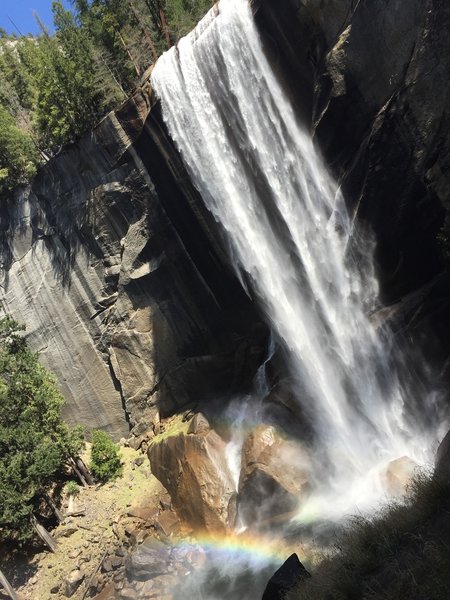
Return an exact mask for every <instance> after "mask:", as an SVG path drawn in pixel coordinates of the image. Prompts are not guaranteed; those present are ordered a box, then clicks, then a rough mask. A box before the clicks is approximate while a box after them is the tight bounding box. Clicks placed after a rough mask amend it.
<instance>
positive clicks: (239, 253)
mask: <svg viewBox="0 0 450 600" xmlns="http://www.w3.org/2000/svg"><path fill="white" fill-rule="evenodd" d="M151 81H152V85H153V88H154V90H155V91H156V93H157V95H158V97H159V98H160V100H161V104H162V111H163V117H164V119H165V121H166V123H167V126H168V129H169V132H170V135H171V137H172V138H173V140H174V141H175V144H176V145H177V147H178V149H179V150H180V153H181V155H182V157H183V160H184V162H185V164H186V167H187V169H188V171H189V174H190V176H191V178H192V181H193V183H194V185H195V186H196V187H197V189H198V190H199V192H200V194H201V196H202V198H203V200H204V202H205V204H206V206H207V208H208V209H209V210H210V211H211V213H212V214H213V215H214V217H215V219H216V220H217V221H218V222H219V223H220V225H221V227H222V228H223V229H224V231H225V233H226V235H227V237H228V240H229V244H230V246H231V252H232V258H233V260H234V262H235V264H236V269H237V270H238V272H240V273H241V274H245V276H243V277H242V279H243V280H244V281H246V282H250V285H251V286H252V289H253V290H254V292H255V293H256V295H257V296H258V299H259V301H260V303H261V305H262V306H263V308H264V310H265V312H266V314H267V316H268V318H269V320H270V322H271V324H272V328H273V331H274V335H275V338H276V339H277V340H278V341H280V342H281V343H283V344H284V345H285V347H286V348H287V350H288V352H289V355H290V360H291V368H292V372H293V373H294V374H295V376H296V379H297V381H298V386H299V390H300V391H299V397H300V398H301V402H302V408H303V410H304V411H305V412H306V413H307V414H308V415H309V418H310V419H311V420H312V422H313V423H314V427H315V429H316V432H317V435H318V439H319V443H318V444H317V447H318V448H320V449H321V450H320V451H317V454H316V469H315V471H316V473H315V475H316V479H317V480H318V482H317V492H316V494H315V495H314V496H313V498H312V500H311V504H310V507H309V509H308V508H304V513H305V518H306V516H307V515H306V513H307V512H308V510H312V508H311V507H313V510H314V511H317V512H318V513H319V514H320V513H322V514H323V513H325V512H326V513H327V514H328V516H329V515H330V514H331V515H333V514H334V515H336V516H337V515H339V514H342V513H343V512H344V511H347V510H349V509H351V507H352V506H355V505H357V506H359V507H365V506H367V505H368V504H370V503H371V502H372V501H373V500H374V498H375V496H376V495H377V494H378V498H379V489H378V484H377V479H376V477H374V473H375V472H376V471H377V469H378V467H379V465H381V464H387V462H388V461H389V460H391V459H395V458H398V457H401V456H403V455H409V456H410V457H411V458H413V459H415V460H419V461H420V460H423V459H424V453H423V451H424V448H425V446H426V444H425V441H424V440H421V438H420V436H419V435H418V434H417V432H413V431H412V430H411V426H410V425H407V424H406V421H405V419H404V417H403V406H404V397H403V396H404V393H402V389H401V385H400V383H399V379H398V376H397V375H396V373H395V372H393V370H392V368H391V367H390V365H389V364H388V361H387V359H386V358H385V355H386V354H387V352H386V351H385V349H384V348H383V344H382V341H381V340H380V338H379V336H378V333H377V331H376V329H375V327H374V326H373V325H372V324H371V322H370V320H369V317H368V314H369V313H370V311H371V310H373V308H374V307H375V303H376V298H377V283H376V280H375V277H374V274H373V272H372V270H371V267H370V265H371V262H372V251H373V243H372V242H371V240H370V239H366V240H364V239H360V240H358V239H357V234H356V232H355V229H354V226H353V223H352V221H351V219H350V217H349V215H348V214H347V210H346V207H345V203H344V200H343V198H342V195H341V193H340V191H339V190H338V189H337V186H336V184H335V182H334V181H333V180H332V179H331V178H330V176H329V175H328V174H327V172H326V170H325V168H324V165H323V163H322V161H321V158H320V156H319V155H318V153H317V151H316V150H315V148H314V145H313V142H312V140H311V138H310V136H309V135H308V133H307V132H306V131H305V130H304V129H303V128H302V127H301V125H300V124H299V122H298V119H297V117H296V115H295V113H294V110H293V108H292V106H291V104H290V102H289V100H288V98H287V97H286V95H285V93H284V91H283V89H282V88H281V86H280V83H279V82H278V80H277V78H276V75H275V74H274V72H273V70H272V68H271V66H270V64H269V62H268V61H267V59H266V57H265V54H264V51H263V48H262V44H261V41H260V38H259V34H258V32H257V29H256V26H255V24H254V21H253V16H252V14H251V9H250V6H249V3H248V2H247V1H246V0H221V2H220V5H216V6H215V7H214V8H213V9H212V10H211V11H210V12H209V13H208V15H207V16H206V17H205V18H204V19H203V21H202V22H201V23H200V24H199V25H198V27H197V28H196V30H195V31H194V32H192V33H191V34H190V35H188V36H187V37H185V38H184V39H182V40H181V41H180V42H179V44H178V47H177V48H172V49H171V50H170V51H168V52H166V53H165V54H164V55H163V56H162V57H161V58H160V59H159V61H158V62H157V64H156V66H155V69H154V70H153V73H152V76H151ZM336 494H337V495H338V496H336ZM337 498H339V499H340V500H339V501H338V499H337Z"/></svg>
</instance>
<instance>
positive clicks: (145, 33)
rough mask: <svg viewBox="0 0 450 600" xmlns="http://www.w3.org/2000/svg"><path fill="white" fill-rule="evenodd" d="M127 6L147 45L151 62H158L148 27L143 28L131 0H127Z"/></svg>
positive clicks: (142, 23) (143, 24) (143, 25)
mask: <svg viewBox="0 0 450 600" xmlns="http://www.w3.org/2000/svg"><path fill="white" fill-rule="evenodd" d="M128 4H129V5H130V8H131V10H132V12H133V14H134V18H135V19H136V21H137V23H138V25H139V27H140V28H141V31H142V35H143V36H144V38H145V41H146V42H147V45H148V47H149V48H150V53H151V55H152V59H153V62H156V61H157V60H158V53H157V52H156V48H155V44H154V43H153V40H152V36H151V35H150V32H149V30H148V27H146V26H145V23H144V22H143V21H142V19H141V17H140V16H139V13H138V11H137V10H136V7H135V6H134V3H133V0H128ZM147 66H148V63H147Z"/></svg>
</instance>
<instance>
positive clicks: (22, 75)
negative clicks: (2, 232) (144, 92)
mask: <svg viewBox="0 0 450 600" xmlns="http://www.w3.org/2000/svg"><path fill="white" fill-rule="evenodd" d="M212 4H213V0H72V10H67V9H66V8H64V5H63V4H62V2H61V0H55V1H54V2H53V5H52V8H53V17H54V26H55V34H54V35H50V33H49V32H48V30H47V29H46V27H45V25H44V24H43V23H41V22H40V21H39V19H38V22H39V25H40V29H41V33H40V35H38V36H36V37H24V36H21V37H12V36H8V35H7V34H6V33H5V32H4V31H0V195H6V194H8V193H9V192H10V191H11V190H12V189H13V188H14V187H15V186H16V185H19V184H22V183H25V182H26V181H28V180H29V179H30V177H32V175H33V174H34V172H35V170H36V167H37V166H38V164H39V161H40V160H42V159H43V158H46V157H47V156H48V155H50V156H51V155H52V154H54V153H55V152H56V151H57V149H58V147H59V146H60V145H61V144H63V143H65V142H68V141H71V140H74V139H76V138H78V137H79V136H80V135H82V134H83V133H84V132H85V131H87V130H88V129H89V128H91V127H92V126H93V125H94V124H95V123H96V122H97V121H99V120H100V118H101V117H102V116H103V115H105V114H106V113H107V112H108V111H109V110H111V109H112V108H113V107H114V106H116V105H117V104H118V102H120V101H123V100H124V99H125V98H126V97H127V95H128V94H130V93H131V92H132V91H133V89H134V88H135V86H136V85H137V83H138V82H139V80H140V78H141V77H142V75H143V74H144V73H145V71H146V70H147V68H148V67H149V66H150V65H151V64H153V63H154V62H155V61H156V60H157V58H158V56H159V54H161V52H163V51H164V50H165V49H167V48H169V47H170V46H171V45H172V44H173V43H176V42H177V41H178V39H179V38H180V37H181V36H182V35H184V34H186V33H187V32H188V31H189V30H190V29H192V28H193V27H194V26H195V24H196V23H197V21H198V20H199V19H200V18H201V17H202V16H203V14H204V13H205V12H206V11H207V10H208V9H209V8H210V7H211V6H212Z"/></svg>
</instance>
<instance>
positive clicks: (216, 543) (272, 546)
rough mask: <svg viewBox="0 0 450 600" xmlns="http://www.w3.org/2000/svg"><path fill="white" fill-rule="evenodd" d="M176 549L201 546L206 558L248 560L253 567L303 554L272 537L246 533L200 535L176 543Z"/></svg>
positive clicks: (279, 561)
mask: <svg viewBox="0 0 450 600" xmlns="http://www.w3.org/2000/svg"><path fill="white" fill-rule="evenodd" d="M174 545H175V546H176V547H184V548H195V547H199V548H201V550H203V551H204V552H205V554H206V555H209V554H211V555H212V556H219V557H222V556H223V560H227V559H229V558H231V557H239V558H240V559H246V561H247V562H249V563H252V564H258V563H259V564H269V563H272V564H279V565H281V564H282V563H283V562H284V561H285V560H286V558H287V557H288V556H289V555H290V554H292V553H293V552H297V553H298V552H299V548H298V546H295V547H294V546H292V545H289V544H287V543H286V542H283V541H282V540H277V539H274V538H273V536H272V537H268V536H264V535H260V534H256V533H254V532H248V531H245V532H243V533H220V532H216V533H210V532H197V533H195V534H194V535H192V537H191V538H190V539H189V540H187V539H185V540H182V539H181V540H178V541H175V540H174Z"/></svg>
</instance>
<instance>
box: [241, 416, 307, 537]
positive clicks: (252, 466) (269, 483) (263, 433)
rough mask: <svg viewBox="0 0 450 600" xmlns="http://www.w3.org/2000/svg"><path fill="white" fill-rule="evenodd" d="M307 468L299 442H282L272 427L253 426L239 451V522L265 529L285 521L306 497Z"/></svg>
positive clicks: (305, 458)
mask: <svg viewBox="0 0 450 600" xmlns="http://www.w3.org/2000/svg"><path fill="white" fill-rule="evenodd" d="M310 468H311V465H310V461H309V458H308V455H307V453H306V451H305V450H304V449H303V448H302V447H301V445H300V444H299V443H297V442H295V441H293V440H286V439H283V438H282V437H281V436H280V434H279V432H277V430H276V428H275V427H273V426H269V425H260V426H258V427H256V428H255V430H254V431H252V432H251V433H250V434H249V435H248V437H247V439H246V440H245V442H244V445H243V448H242V469H241V475H240V480H239V500H238V509H239V514H240V516H241V517H242V519H243V522H244V523H252V526H256V527H262V528H269V527H270V526H271V524H275V523H279V522H280V521H281V520H283V519H284V520H286V521H288V520H289V519H290V518H291V517H292V516H293V513H294V512H295V510H296V509H298V507H299V505H300V503H301V501H302V499H305V498H306V497H307V495H308V492H309V488H310V486H309V477H310Z"/></svg>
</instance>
